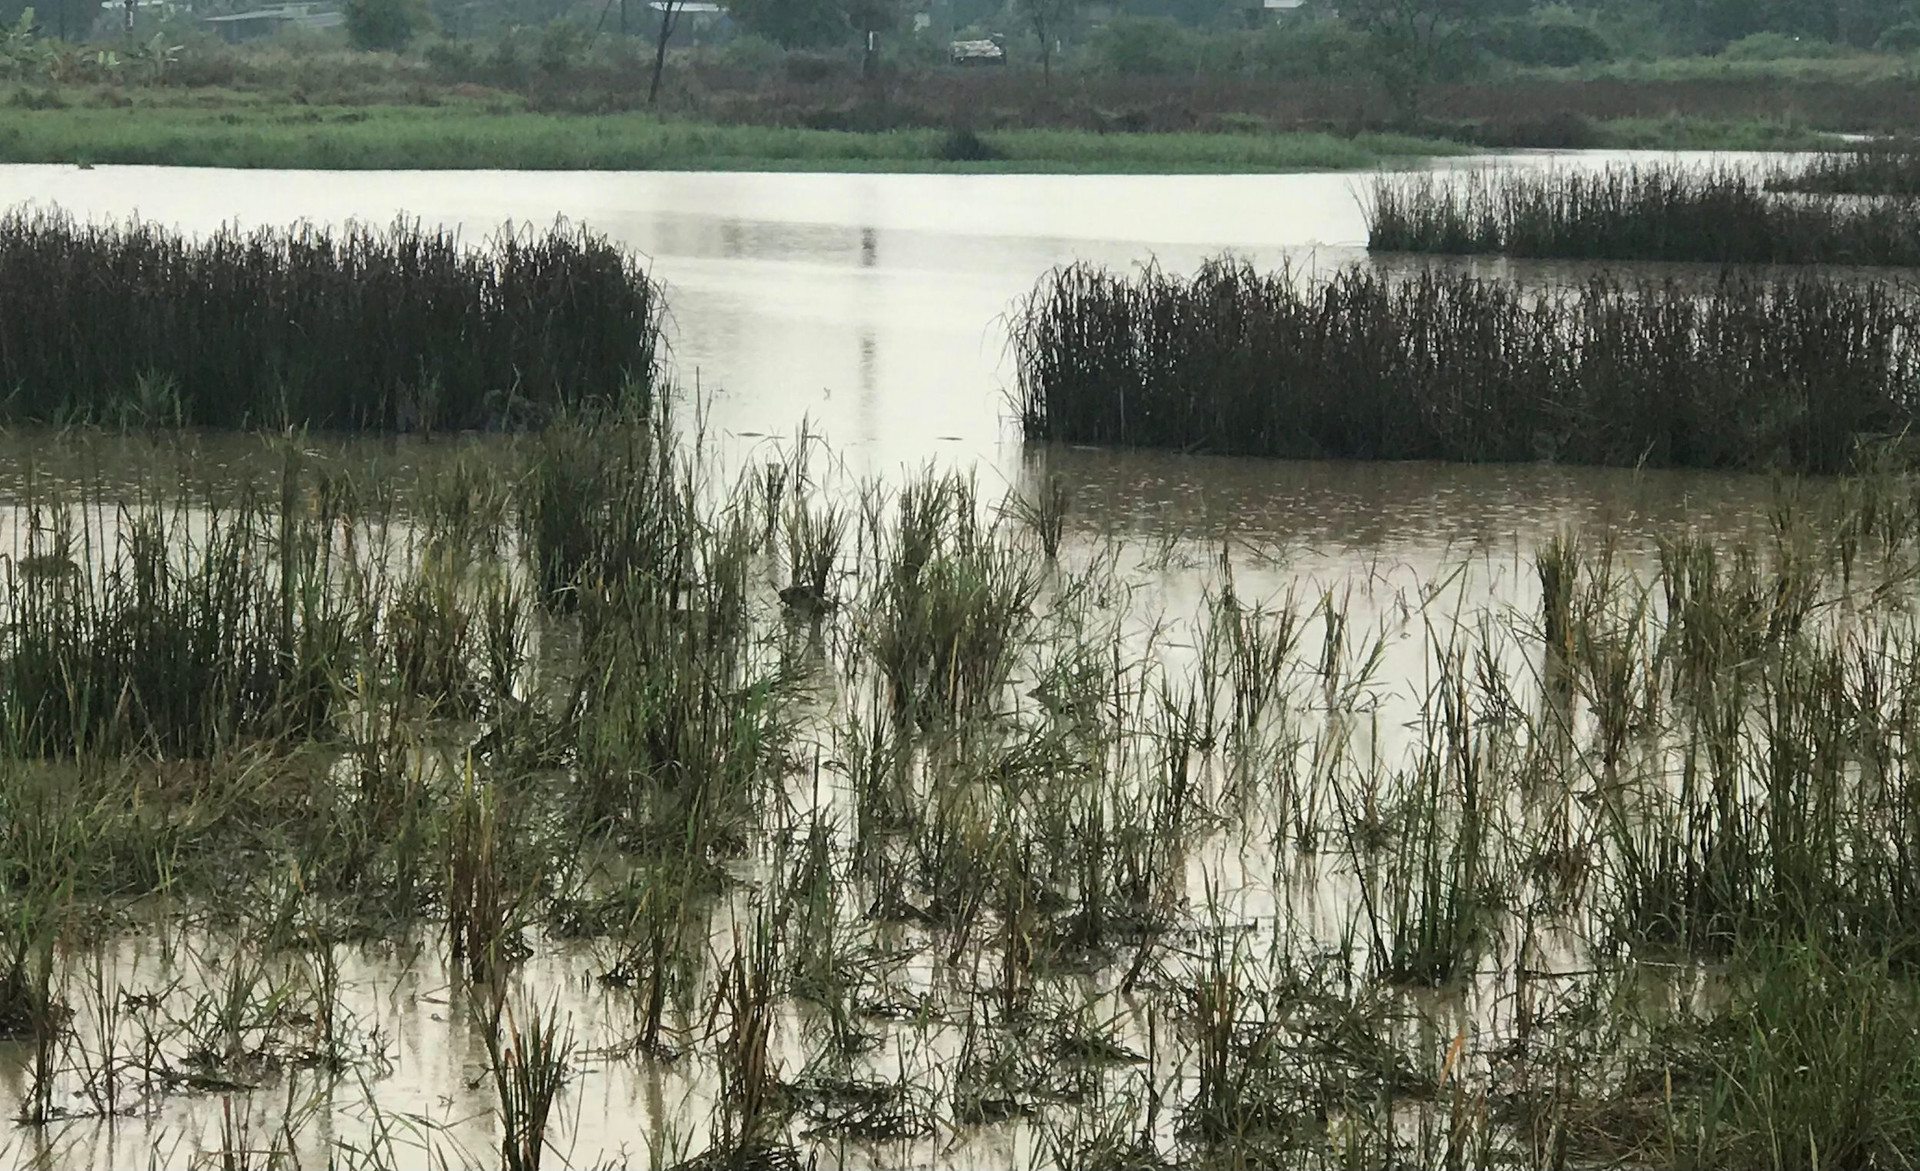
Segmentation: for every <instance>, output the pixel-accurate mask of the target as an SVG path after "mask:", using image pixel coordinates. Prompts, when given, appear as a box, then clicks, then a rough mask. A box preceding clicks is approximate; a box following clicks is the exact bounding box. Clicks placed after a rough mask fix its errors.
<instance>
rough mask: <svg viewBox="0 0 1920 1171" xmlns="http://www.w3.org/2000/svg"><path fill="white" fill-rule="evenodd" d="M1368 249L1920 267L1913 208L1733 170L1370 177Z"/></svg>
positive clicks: (1918, 217) (1919, 219)
mask: <svg viewBox="0 0 1920 1171" xmlns="http://www.w3.org/2000/svg"><path fill="white" fill-rule="evenodd" d="M1367 247H1368V248H1370V249H1372V250H1373V251H1376V252H1439V253H1454V254H1473V253H1500V254H1504V255H1507V256H1522V257H1552V258H1562V259H1569V260H1670V261H1704V262H1708V263H1716V264H1730V263H1748V264H1847V265H1893V266H1912V265H1920V204H1914V203H1911V202H1907V201H1892V202H1859V201H1848V200H1834V199H1828V198H1816V197H1796V196H1786V195H1778V194H1773V193H1771V192H1769V190H1768V184H1767V181H1766V179H1765V177H1764V176H1763V175H1761V174H1760V173H1758V172H1756V171H1752V170H1748V169H1741V168H1737V167H1724V166H1723V167H1718V168H1690V167H1679V166H1634V167H1626V168H1620V167H1611V168H1608V169H1606V170H1603V171H1578V170H1559V169H1548V168H1512V169H1503V170H1496V171H1491V172H1476V173H1473V174H1468V175H1398V176H1381V177H1378V178H1376V179H1375V180H1374V183H1373V189H1372V192H1371V194H1370V196H1369V198H1368V200H1367Z"/></svg>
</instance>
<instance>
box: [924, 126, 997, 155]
mask: <svg viewBox="0 0 1920 1171" xmlns="http://www.w3.org/2000/svg"><path fill="white" fill-rule="evenodd" d="M939 155H940V157H941V158H942V159H945V160H946V161H947V162H950V163H985V162H991V161H993V160H994V159H997V158H1001V157H1003V156H1002V155H1001V153H1000V151H999V149H998V148H996V147H995V146H994V145H993V144H992V143H990V142H988V141H987V140H986V139H984V138H982V137H980V136H979V135H978V134H977V133H975V132H974V131H973V130H971V129H969V128H968V127H965V126H962V127H959V128H958V129H955V130H949V131H948V132H947V136H946V137H945V138H943V139H941V141H940V147H939Z"/></svg>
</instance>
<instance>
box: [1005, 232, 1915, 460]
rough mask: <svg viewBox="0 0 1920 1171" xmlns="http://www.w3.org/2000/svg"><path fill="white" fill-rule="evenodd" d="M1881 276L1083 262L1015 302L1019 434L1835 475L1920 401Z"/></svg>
mask: <svg viewBox="0 0 1920 1171" xmlns="http://www.w3.org/2000/svg"><path fill="white" fill-rule="evenodd" d="M1917 308H1920V302H1916V301H1915V300H1914V298H1913V297H1912V295H1911V294H1910V293H1909V292H1907V291H1906V290H1904V289H1902V288H1899V287H1897V286H1894V285H1891V284H1886V283H1874V282H1858V281H1847V280H1841V279H1838V278H1835V277H1828V276H1821V275H1815V274H1805V275H1802V276H1799V277H1797V278H1793V279H1788V280H1772V279H1768V278H1763V277H1759V276H1749V275H1742V274H1738V273H1729V274H1726V275H1723V276H1722V277H1720V278H1719V279H1718V280H1717V281H1712V282H1710V283H1708V284H1707V285H1706V287H1705V288H1704V289H1701V288H1694V287H1689V286H1684V285H1682V284H1680V283H1678V282H1675V281H1671V280H1670V281H1666V282H1655V281H1637V282H1626V281H1619V280H1615V279H1613V278H1609V277H1605V276H1597V277H1594V278H1592V279H1590V280H1588V281H1587V282H1586V283H1584V284H1582V285H1580V286H1578V287H1576V288H1574V289H1572V290H1569V291H1567V292H1565V293H1564V294H1557V295H1543V294H1540V293H1536V292H1532V291H1529V290H1526V289H1523V288H1522V287H1520V286H1519V285H1517V284H1513V283H1508V282H1503V281H1492V280H1482V279H1479V278H1477V277H1475V276H1473V275H1471V274H1466V273H1449V272H1444V271H1432V270H1428V271H1423V272H1421V273H1419V274H1417V275H1414V276H1411V277H1408V278H1404V279H1401V278H1396V277H1394V276H1391V275H1388V274H1386V273H1383V272H1380V271H1376V270H1373V269H1368V268H1353V269H1347V270H1343V271H1340V272H1337V273H1336V274H1334V275H1332V276H1329V277H1317V278H1303V277H1299V276H1296V275H1295V274H1294V273H1292V272H1290V271H1287V270H1285V269H1283V270H1281V271H1279V272H1276V273H1270V274H1263V273H1260V272H1257V271H1255V270H1254V269H1253V267H1252V266H1251V265H1249V264H1246V263H1244V262H1234V261H1227V260H1221V261H1214V262H1210V263H1208V264H1206V265H1204V266H1202V268H1201V269H1200V270H1199V271H1198V272H1197V273H1196V274H1194V275H1193V276H1192V277H1191V278H1183V277H1179V276H1173V275H1169V274H1167V273H1164V272H1162V271H1160V270H1159V269H1157V268H1153V267H1146V268H1143V269H1141V270H1140V271H1138V272H1137V273H1134V274H1131V275H1124V274H1117V273H1113V272H1111V271H1108V270H1104V269H1101V268H1097V267H1094V266H1091V265H1086V264H1081V265H1075V266H1072V267H1069V268H1063V269H1060V270H1057V271H1055V272H1054V273H1052V274H1051V275H1050V276H1048V277H1046V278H1045V279H1043V281H1042V282H1041V284H1040V286H1039V287H1038V288H1037V289H1036V290H1035V292H1034V293H1033V294H1032V295H1031V296H1030V297H1029V298H1028V299H1027V301H1026V302H1025V304H1024V305H1023V306H1022V307H1021V308H1020V310H1019V311H1018V312H1017V314H1016V317H1015V329H1014V348H1015V353H1016V357H1017V360H1018V363H1019V369H1020V392H1019V394H1020V397H1019V403H1018V405H1019V409H1020V417H1021V424H1022V427H1023V430H1024V431H1025V433H1026V436H1027V438H1029V439H1035V440H1047V441H1054V442H1067V443H1086V444H1114V445H1122V446H1139V447H1166V448H1175V449H1178V450H1183V451H1210V452H1219V453H1224V454H1235V455H1265V456H1280V457H1287V458H1335V459H1437V460H1464V461H1524V460H1538V459H1550V460H1557V461H1562V462H1567V463H1586V464H1611V465H1624V466H1640V465H1645V466H1654V467H1708V468H1767V467H1774V468H1782V469H1787V470H1794V471H1814V472H1831V471H1836V470H1839V469H1842V468H1845V467H1847V466H1848V465H1849V463H1850V461H1851V460H1852V458H1853V454H1854V451H1855V448H1856V446H1857V445H1858V444H1859V443H1860V442H1862V441H1863V440H1868V439H1871V438H1873V437H1884V436H1894V435H1899V434H1902V433H1904V432H1905V431H1906V430H1907V429H1908V428H1909V427H1910V426H1911V425H1912V424H1913V422H1914V421H1915V410H1916V407H1920V397H1917V396H1916V392H1917V391H1920V381H1916V379H1920V365H1917V364H1916V359H1917V358H1920V352H1916V350H1915V349H1914V346H1913V341H1912V339H1913V337H1914V332H1913V331H1914V324H1915V320H1916V309H1917Z"/></svg>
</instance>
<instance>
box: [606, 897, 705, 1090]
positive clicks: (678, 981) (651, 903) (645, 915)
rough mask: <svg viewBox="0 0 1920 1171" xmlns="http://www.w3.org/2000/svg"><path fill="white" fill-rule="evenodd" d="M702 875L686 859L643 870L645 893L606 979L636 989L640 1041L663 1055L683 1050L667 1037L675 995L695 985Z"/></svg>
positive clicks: (645, 1048) (646, 1049)
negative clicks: (692, 931) (692, 942)
mask: <svg viewBox="0 0 1920 1171" xmlns="http://www.w3.org/2000/svg"><path fill="white" fill-rule="evenodd" d="M696 881H697V878H696V876H695V873H694V867H693V866H692V865H691V864H690V863H689V862H688V861H686V860H684V859H665V860H662V861H659V862H657V863H655V864H653V865H652V866H650V867H649V868H648V869H646V870H645V871H644V872H642V874H641V875H640V876H639V880H638V887H639V897H638V899H637V900H636V901H635V903H634V907H633V912H632V914H631V915H630V916H629V918H628V922H627V923H626V924H625V925H624V928H623V930H622V931H621V933H620V935H619V936H618V946H619V948H620V951H619V953H618V958H617V959H616V960H615V961H614V963H613V965H612V966H611V967H610V968H609V969H608V970H607V971H606V972H605V973H604V974H602V975H601V977H600V979H601V980H602V982H604V983H606V984H610V985H613V986H614V987H619V988H627V989H631V990H632V991H633V993H634V994H635V996H636V998H637V1000H638V1009H639V1013H640V1037H639V1047H640V1049H641V1051H642V1052H646V1053H651V1054H654V1055H656V1056H659V1057H662V1058H672V1057H675V1056H677V1055H678V1054H677V1052H676V1051H675V1050H674V1049H673V1048H671V1047H670V1046H668V1045H667V1044H666V1043H665V1042H664V1041H662V1040H661V1031H662V1029H663V1027H664V1026H665V1023H666V1016H667V1007H668V1003H669V1001H670V1000H674V999H675V998H676V997H677V996H678V994H680V993H682V992H685V991H686V990H688V989H690V988H691V987H692V984H693V980H694V976H695V974H696V973H695V971H694V966H693V964H692V963H691V962H690V960H689V959H688V954H687V950H686V933H687V928H688V924H689V923H690V922H692V921H694V920H695V907H694V906H693V903H692V900H693V896H694V894H695V891H694V890H693V889H692V888H693V886H694V884H695V882H696Z"/></svg>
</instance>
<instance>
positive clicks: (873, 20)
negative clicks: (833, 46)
mask: <svg viewBox="0 0 1920 1171" xmlns="http://www.w3.org/2000/svg"><path fill="white" fill-rule="evenodd" d="M842 4H843V13H844V18H845V20H846V24H847V28H848V30H849V31H850V32H853V33H856V34H858V35H859V38H860V47H861V54H862V55H861V58H860V72H861V74H862V76H866V77H871V76H873V70H874V66H875V65H876V64H877V63H878V60H879V55H880V54H879V47H880V34H881V33H885V32H892V31H893V29H894V27H895V26H896V25H898V24H899V23H900V3H899V0H842Z"/></svg>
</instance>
